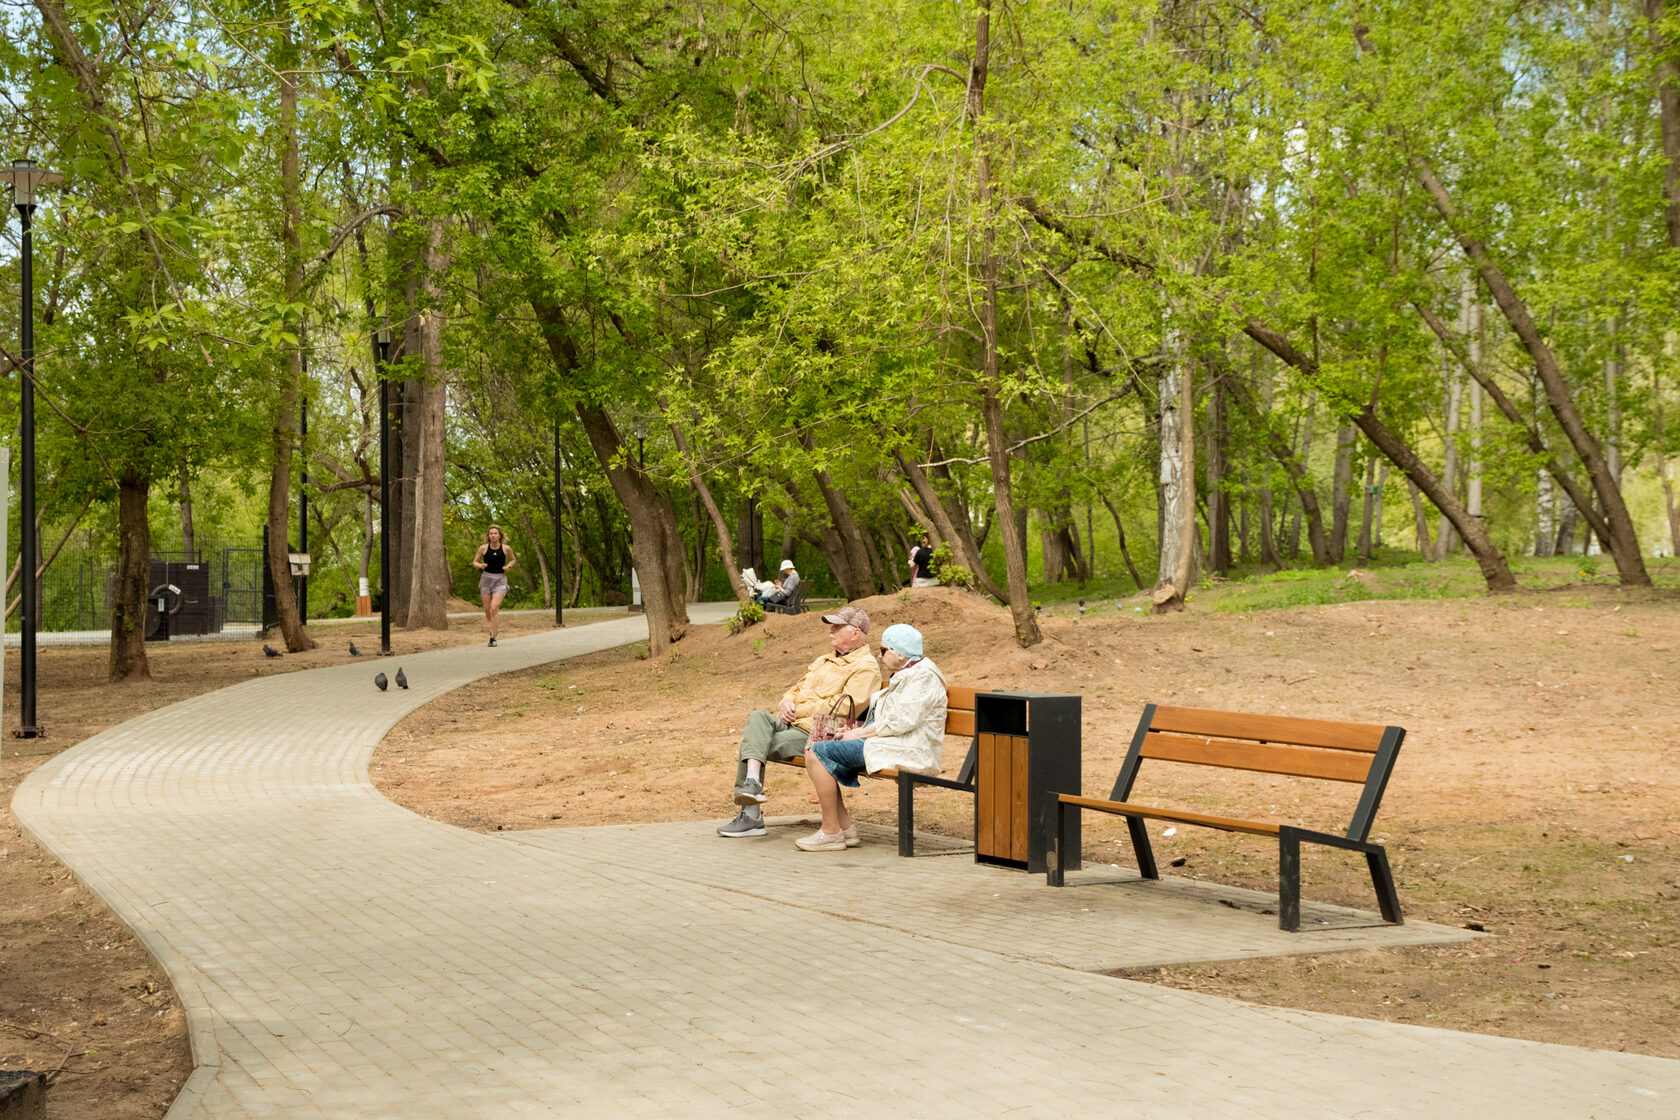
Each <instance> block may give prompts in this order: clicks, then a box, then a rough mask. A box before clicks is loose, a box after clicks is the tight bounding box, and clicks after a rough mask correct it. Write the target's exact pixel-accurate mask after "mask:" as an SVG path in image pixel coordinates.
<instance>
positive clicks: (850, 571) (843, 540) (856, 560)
mask: <svg viewBox="0 0 1680 1120" xmlns="http://www.w3.org/2000/svg"><path fill="white" fill-rule="evenodd" d="M804 442H805V450H807V451H812V450H814V445H813V442H812V437H811V435H810V433H808V432H807V433H806V435H805V440H804ZM811 475H812V477H813V478H815V479H816V482H817V491H818V492H819V493H820V494H821V495H822V500H823V505H824V506H826V507H828V516H829V520H830V521H832V522H833V523H834V533H835V536H836V538H837V540H838V543H839V546H840V550H841V552H842V553H843V554H844V555H845V557H846V573H847V576H848V577H849V581H850V582H849V583H848V582H842V584H841V590H843V591H844V592H845V594H846V598H848V599H867V598H869V597H870V596H871V595H873V594H875V582H874V580H873V578H871V569H870V566H869V553H868V552H867V551H866V550H865V548H864V544H863V534H862V533H861V532H860V531H859V530H858V526H857V520H856V518H854V517H853V516H852V504H851V503H850V502H848V501H847V500H846V495H844V494H842V493H841V492H840V491H839V490H838V489H836V488H835V486H834V485H833V483H831V482H830V481H829V478H828V472H827V471H825V470H821V469H814V470H812V472H811ZM837 574H838V573H837Z"/></svg>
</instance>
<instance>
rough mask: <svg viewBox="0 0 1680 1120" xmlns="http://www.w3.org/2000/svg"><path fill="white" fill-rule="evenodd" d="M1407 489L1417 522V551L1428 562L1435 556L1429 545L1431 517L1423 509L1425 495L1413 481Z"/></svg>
mask: <svg viewBox="0 0 1680 1120" xmlns="http://www.w3.org/2000/svg"><path fill="white" fill-rule="evenodd" d="M1406 489H1407V490H1409V491H1410V492H1411V495H1412V517H1413V519H1414V520H1415V521H1416V522H1417V550H1418V555H1419V556H1420V557H1422V558H1423V559H1425V560H1427V559H1429V558H1430V557H1431V556H1433V555H1435V550H1434V547H1433V546H1432V545H1431V544H1430V543H1429V515H1428V514H1427V513H1425V512H1424V509H1423V493H1422V492H1421V491H1420V490H1418V485H1417V483H1416V482H1413V481H1412V480H1411V479H1409V478H1408V479H1407V480H1406Z"/></svg>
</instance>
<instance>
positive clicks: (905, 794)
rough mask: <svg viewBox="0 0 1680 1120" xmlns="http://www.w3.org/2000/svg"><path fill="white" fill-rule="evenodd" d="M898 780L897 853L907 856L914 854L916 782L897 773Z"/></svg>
mask: <svg viewBox="0 0 1680 1120" xmlns="http://www.w3.org/2000/svg"><path fill="white" fill-rule="evenodd" d="M894 780H895V781H897V782H898V854H899V855H901V856H904V857H905V858H909V857H910V856H913V855H915V854H916V783H915V782H913V781H911V780H910V779H908V778H906V777H904V776H903V775H902V774H901V775H899V776H898V777H897V778H896V779H894Z"/></svg>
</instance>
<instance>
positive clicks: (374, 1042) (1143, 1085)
mask: <svg viewBox="0 0 1680 1120" xmlns="http://www.w3.org/2000/svg"><path fill="white" fill-rule="evenodd" d="M712 613H713V614H714V615H715V613H716V612H715V611H714V612H712ZM696 614H697V617H706V616H703V615H700V613H699V612H696ZM641 626H642V623H641V620H639V619H632V620H623V621H617V622H610V623H601V624H598V625H594V626H588V627H580V628H577V629H574V630H568V631H557V632H555V633H552V634H543V635H535V636H530V637H522V638H510V639H509V640H508V641H507V642H505V643H503V644H502V646H500V647H499V648H498V649H496V650H487V649H484V648H482V647H470V648H461V649H453V650H440V651H436V652H433V653H427V654H420V655H416V656H413V657H407V658H405V659H404V667H405V668H406V669H407V672H408V675H409V677H410V679H411V680H412V681H413V682H414V688H413V689H412V690H411V691H409V692H406V693H400V692H397V691H395V690H393V691H391V692H388V693H384V694H381V693H378V692H376V691H375V690H374V689H373V687H372V685H371V677H372V675H373V673H374V672H375V665H374V664H373V663H368V662H364V663H360V664H356V665H349V666H340V667H333V668H325V669H318V670H313V671H310V672H304V673H288V674H282V675H279V676H273V677H261V678H257V679H254V680H252V681H250V682H247V683H244V684H241V685H237V686H234V687H232V688H229V689H225V690H223V691H221V692H218V693H213V694H210V695H208V696H204V697H199V698H197V699H194V700H189V701H186V702H184V703H181V704H177V705H175V706H173V707H170V708H167V709H164V710H162V711H159V712H154V713H152V714H150V715H148V716H144V717H141V718H140V719H137V720H134V721H132V722H130V723H127V724H124V725H122V726H121V727H118V728H113V729H112V730H111V731H108V732H106V733H104V734H102V735H99V736H96V737H94V738H92V739H89V740H88V741H87V742H85V743H83V744H81V745H80V746H78V747H76V748H74V749H72V750H70V751H68V752H66V753H65V754H63V755H61V756H59V757H58V758H57V759H54V760H53V761H52V762H50V763H48V764H47V765H45V766H43V767H42V768H41V769H39V770H38V771H36V773H35V774H33V775H31V777H30V778H29V779H28V780H27V781H26V782H25V783H24V784H23V786H22V787H21V788H20V790H19V791H18V794H17V797H16V799H15V800H14V809H15V811H16V813H17V815H18V818H19V819H20V821H22V822H23V824H24V826H25V827H26V828H27V829H29V831H30V832H31V834H32V835H34V836H35V837H36V838H37V839H38V840H40V841H41V842H42V843H43V844H44V845H45V846H47V847H48V848H49V849H51V850H52V851H53V852H54V853H55V854H56V855H57V856H58V857H59V858H60V859H62V860H63V861H64V862H65V863H66V864H68V865H69V866H70V867H72V868H73V869H75V871H76V872H77V873H78V874H79V875H80V876H81V877H82V878H83V879H84V880H85V881H87V882H88V883H89V885H90V886H92V887H93V889H94V890H96V891H97V892H98V893H99V894H100V895H101V896H102V897H103V898H104V899H105V900H106V901H107V902H108V903H109V904H111V905H112V906H113V908H115V909H116V910H117V912H118V913H119V914H120V915H121V916H122V917H123V918H124V919H125V920H126V921H127V922H128V923H129V924H130V925H132V926H133V927H134V928H135V929H136V930H137V931H138V932H139V934H140V936H141V937H142V938H143V940H144V941H145V942H146V944H147V946H148V948H150V949H151V951H152V952H153V953H154V954H155V955H156V956H157V957H158V958H159V960H160V961H161V962H162V964H163V965H164V967H165V968H166V969H167V970H168V972H169V974H170V977H171V979H172V980H173V981H174V982H175V984H176V986H177V990H178V991H179V993H180V996H181V999H182V1001H183V1003H184V1004H185V1006H186V1008H187V1010H188V1019H189V1023H190V1028H191V1031H192V1041H193V1052H194V1057H195V1061H196V1062H197V1063H198V1065H197V1068H196V1069H195V1072H194V1074H193V1076H192V1079H191V1080H190V1081H189V1083H188V1085H187V1087H186V1089H185V1090H184V1091H183V1092H182V1094H181V1096H180V1098H179V1099H178V1100H177V1101H176V1103H175V1107H174V1108H173V1109H172V1110H171V1112H170V1116H171V1117H172V1118H174V1120H200V1118H216V1120H221V1118H224V1117H227V1118H246V1117H251V1118H255V1117H288V1118H290V1117H334V1118H344V1117H380V1118H384V1117H390V1118H393V1120H394V1118H404V1120H408V1118H433V1117H437V1118H443V1117H449V1118H451V1120H456V1118H460V1117H595V1116H609V1115H610V1116H614V1117H619V1116H623V1117H670V1116H685V1117H687V1116H701V1117H705V1116H720V1117H721V1116H729V1117H778V1118H780V1117H812V1118H817V1117H888V1116H893V1117H897V1116H915V1117H922V1116H926V1117H947V1116H949V1117H958V1116H963V1117H972V1116H974V1115H982V1116H999V1115H1003V1114H1006V1113H1007V1114H1009V1115H1012V1116H1013V1115H1019V1116H1031V1117H1038V1116H1043V1117H1052V1116H1054V1117H1062V1116H1067V1115H1070V1114H1074V1113H1078V1114H1081V1115H1088V1116H1098V1117H1106V1116H1120V1115H1125V1116H1128V1117H1146V1118H1148V1117H1162V1118H1166V1117H1185V1116H1212V1117H1223V1116H1236V1115H1239V1114H1240V1115H1242V1116H1245V1117H1278V1118H1280V1120H1281V1118H1283V1117H1289V1118H1294V1117H1299V1116H1313V1117H1353V1116H1360V1117H1366V1116H1374V1117H1381V1116H1393V1117H1400V1116H1408V1117H1409V1116H1418V1115H1430V1116H1449V1117H1477V1118H1482V1117H1504V1116H1510V1117H1517V1116H1521V1117H1523V1118H1524V1120H1529V1118H1534V1117H1560V1118H1562V1117H1569V1118H1572V1120H1574V1118H1583V1117H1616V1118H1638V1117H1652V1118H1656V1117H1662V1118H1664V1120H1667V1118H1670V1117H1673V1116H1674V1115H1676V1114H1680V1062H1674V1061H1667V1060H1663V1059H1656V1058H1648V1057H1641V1056H1635V1055H1626V1054H1617V1053H1609V1052H1602V1051H1589V1050H1581V1049H1575V1048H1571V1047H1562V1046H1549V1045H1543V1044H1539V1043H1529V1042H1520V1041H1514V1040H1510V1039H1500V1038H1492V1037H1487V1036H1480V1035H1469V1034H1461V1033H1454V1032H1448V1031H1439V1030H1431V1029H1427V1028H1418V1027H1409V1026H1401V1025H1393V1024H1385V1023H1377V1022H1369V1021H1365V1020H1357V1019H1346V1018H1340V1017H1335V1016H1326V1015H1317V1014H1312V1013H1307V1012H1297V1011H1289V1010H1283V1009H1277V1008H1265V1007H1255V1006H1250V1005H1245V1004H1240V1003H1235V1002H1232V1001H1228V1000H1222V999H1217V998H1213V997H1207V996H1200V995H1196V994H1194V993H1189V992H1181V991H1176V990H1172V989H1164V988H1159V987H1155V986H1152V985H1147V984H1139V983H1135V982H1130V981H1125V980H1118V979H1114V978H1111V977H1107V976H1103V975H1100V974H1099V973H1097V972H1095V971H1091V970H1095V969H1104V968H1113V967H1118V966H1119V965H1121V964H1140V963H1153V962H1164V961H1172V960H1189V959H1219V958H1224V957H1232V956H1245V955H1257V954H1262V953H1269V952H1279V951H1303V949H1304V948H1306V947H1307V946H1310V947H1311V948H1310V949H1309V950H1308V951H1319V950H1323V949H1326V948H1331V947H1344V946H1347V945H1353V944H1364V943H1395V942H1396V941H1400V940H1411V941H1418V940H1432V939H1441V938H1455V937H1461V936H1463V935H1462V933H1460V932H1459V931H1451V930H1441V929H1439V928H1438V927H1428V926H1423V925H1413V924H1408V926H1406V927H1404V928H1403V929H1402V930H1387V929H1382V928H1362V926H1363V925H1364V923H1365V919H1364V918H1362V917H1361V916H1360V915H1357V914H1354V913H1351V912H1348V911H1338V910H1334V909H1331V908H1319V909H1316V910H1309V911H1308V914H1309V918H1310V917H1312V916H1320V917H1324V918H1325V919H1326V921H1325V922H1324V923H1323V926H1322V928H1318V929H1314V930H1312V931H1310V932H1308V933H1306V934H1304V935H1303V936H1302V937H1301V938H1299V939H1290V938H1287V937H1286V936H1285V935H1283V934H1281V933H1279V932H1278V931H1277V930H1276V928H1275V919H1274V918H1272V917H1269V916H1267V915H1264V914H1261V913H1260V912H1259V911H1260V910H1261V909H1262V908H1263V904H1262V901H1261V900H1260V899H1259V898H1258V896H1253V897H1246V896H1243V895H1241V894H1240V893H1238V894H1234V895H1230V896H1229V897H1230V898H1231V899H1232V901H1233V902H1235V903H1236V905H1235V906H1234V907H1233V906H1218V905H1214V904H1212V902H1211V901H1210V897H1211V896H1214V895H1218V894H1219V893H1220V892H1218V891H1217V890H1215V889H1213V888H1207V887H1205V886H1202V885H1198V884H1188V883H1182V882H1179V883H1174V882H1167V883H1164V884H1143V883H1137V882H1095V883H1092V882H1088V883H1087V884H1086V885H1081V886H1074V887H1069V888H1067V889H1064V890H1062V891H1053V890H1051V889H1050V888H1047V887H1044V886H1043V885H1042V880H1041V879H1032V878H1029V877H1027V876H1025V875H1022V874H1018V873H1011V872H1007V871H1001V870H997V869H991V868H980V867H976V866H975V865H974V864H973V863H972V862H970V861H969V860H968V859H965V858H964V857H963V856H961V855H947V856H932V857H929V858H925V859H918V860H916V861H914V862H911V861H900V860H898V859H896V857H894V856H893V855H892V848H891V844H890V842H889V841H888V840H887V838H886V836H885V834H884V833H876V834H875V836H874V837H873V840H874V842H872V843H870V844H866V845H865V846H864V847H862V848H858V849H855V850H853V851H851V852H847V853H844V854H838V853H835V854H816V855H807V854H804V853H796V852H794V851H793V850H792V848H791V845H789V844H788V843H787V839H788V837H789V836H791V835H793V834H794V829H795V828H797V827H799V826H798V825H797V823H795V822H788V823H786V824H784V825H783V826H781V827H779V828H775V829H772V833H771V835H770V836H768V837H766V838H764V839H763V840H756V839H755V840H723V839H720V838H718V837H717V836H715V835H713V834H712V833H711V828H712V825H711V824H709V823H703V822H701V823H697V822H685V823H677V824H664V825H636V826H624V827H616V828H600V829H570V830H556V831H553V832H537V833H504V834H500V835H480V834H476V833H471V832H464V831H461V830H458V829H454V828H451V827H449V826H446V825H441V824H437V823H435V822H432V821H428V820H426V819H424V818H421V817H417V816H415V815H414V814H412V813H409V812H408V811H406V810H404V809H400V808H398V807H396V806H395V805H392V804H391V803H390V802H388V801H386V800H385V799H384V798H383V797H381V796H380V795H379V794H378V793H377V791H375V790H374V789H373V787H372V785H371V784H370V783H369V781H368V777H367V760H368V758H369V756H370V754H371V752H372V750H373V747H374V745H375V744H376V743H377V742H378V740H379V738H380V737H381V736H382V735H383V734H384V733H385V732H386V731H387V730H388V729H389V728H390V727H391V725H392V724H394V723H395V722H396V721H397V720H398V719H400V718H401V717H402V716H403V715H405V714H407V713H408V712H409V711H412V710H413V709H414V708H415V707H417V706H419V705H420V704H422V703H424V702H426V701H427V700H430V699H432V698H435V697H437V696H439V695H441V694H442V693H444V692H446V691H448V690H450V689H452V688H456V687H460V686H463V685H467V684H470V683H471V682H472V681H473V680H475V679H477V678H479V677H481V676H483V675H485V674H487V673H491V672H502V671H506V670H509V669H518V668H524V667H528V666H531V665H535V664H541V663H544V662H548V661H551V660H554V659H557V658H561V657H566V656H572V655H575V654H578V653H584V652H588V651H590V650H594V649H601V648H607V647H610V646H614V645H619V644H623V643H625V642H629V641H633V640H637V639H638V638H641V637H643V636H644V635H645V631H644V630H642V629H641ZM377 664H378V666H379V667H380V668H384V669H386V671H387V672H390V671H391V670H392V668H393V666H392V664H391V663H390V662H379V663H377ZM721 800H722V797H721V796H720V801H721ZM721 811H722V810H721V807H720V812H721ZM1084 878H1085V879H1086V880H1091V879H1104V878H1107V879H1115V878H1124V876H1123V875H1117V874H1115V873H1114V872H1112V871H1111V870H1108V869H1101V868H1099V869H1095V870H1093V871H1089V872H1086V873H1084ZM1385 939H1387V940H1385Z"/></svg>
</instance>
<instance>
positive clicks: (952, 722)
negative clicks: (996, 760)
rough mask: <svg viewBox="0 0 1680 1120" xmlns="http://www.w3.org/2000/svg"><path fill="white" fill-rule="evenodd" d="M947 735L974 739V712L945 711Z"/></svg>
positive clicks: (955, 709) (953, 709)
mask: <svg viewBox="0 0 1680 1120" xmlns="http://www.w3.org/2000/svg"><path fill="white" fill-rule="evenodd" d="M945 734H947V735H961V736H963V737H964V738H972V737H973V735H974V712H973V711H972V710H970V711H963V710H962V709H961V708H947V709H945Z"/></svg>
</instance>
